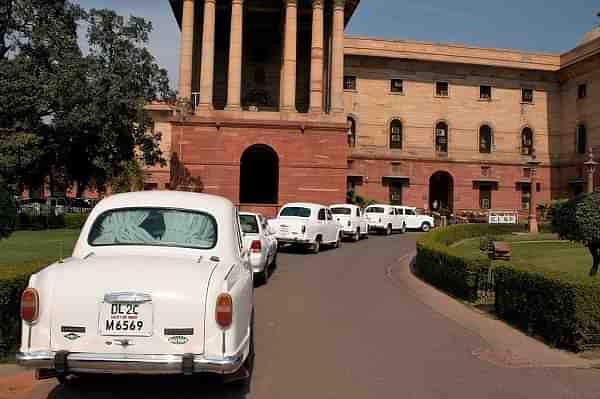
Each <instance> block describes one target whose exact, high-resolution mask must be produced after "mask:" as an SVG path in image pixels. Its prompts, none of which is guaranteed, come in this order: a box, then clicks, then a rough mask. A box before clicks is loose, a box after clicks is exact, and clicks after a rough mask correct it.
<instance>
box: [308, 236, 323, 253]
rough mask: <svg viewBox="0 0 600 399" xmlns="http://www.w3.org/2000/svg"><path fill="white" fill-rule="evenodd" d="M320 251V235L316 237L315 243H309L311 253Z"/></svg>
mask: <svg viewBox="0 0 600 399" xmlns="http://www.w3.org/2000/svg"><path fill="white" fill-rule="evenodd" d="M320 251H321V237H317V239H316V240H315V243H314V244H313V245H311V247H310V252H311V253H312V254H318V253H319V252H320Z"/></svg>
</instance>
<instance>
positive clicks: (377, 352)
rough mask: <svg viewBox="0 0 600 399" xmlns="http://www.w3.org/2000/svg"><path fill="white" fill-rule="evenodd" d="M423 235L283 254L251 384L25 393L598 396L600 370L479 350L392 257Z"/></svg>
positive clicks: (175, 382) (94, 384)
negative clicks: (491, 359) (509, 361)
mask: <svg viewBox="0 0 600 399" xmlns="http://www.w3.org/2000/svg"><path fill="white" fill-rule="evenodd" d="M416 236H417V235H416V234H407V235H403V236H393V237H371V238H370V239H368V240H364V241H361V242H360V243H356V244H352V243H344V245H342V248H340V249H338V250H328V251H324V252H322V253H320V254H318V255H303V254H294V253H284V254H280V257H279V266H278V268H277V269H276V270H275V272H274V273H273V275H272V277H271V279H270V280H269V283H268V284H267V285H265V286H262V287H258V288H257V290H256V363H255V370H254V376H253V379H252V382H251V384H250V385H249V386H222V385H219V384H216V383H214V382H213V381H207V380H205V379H200V378H198V377H190V378H187V377H186V378H184V377H178V378H159V377H151V378H137V377H136V378H130V377H125V378H94V379H92V380H84V381H81V382H80V383H78V384H76V385H74V386H72V387H64V386H57V385H56V383H55V382H53V381H46V382H39V383H37V384H36V386H35V388H34V390H33V391H32V393H31V394H29V395H27V396H26V397H27V398H36V399H38V398H102V399H106V398H126V399H137V398H144V399H148V398H168V399H175V398H249V397H251V398H277V399H283V398H286V399H294V398H298V399H308V398H310V399H321V398H323V399H327V398H344V399H352V398H361V399H363V398H403V399H409V398H415V399H427V398H460V399H466V398H478V399H479V398H498V399H500V398H501V399H506V398H511V399H517V398H544V399H548V398H565V399H566V398H568V399H572V398H590V399H591V398H594V399H597V398H600V372H599V371H595V370H577V369H550V368H548V369H536V368H523V369H512V368H505V367H501V366H498V365H495V364H492V363H488V362H487V361H485V360H481V359H480V358H478V357H476V356H475V355H474V353H477V352H478V351H481V350H484V349H485V348H486V343H485V341H484V340H483V339H482V338H481V337H479V336H478V335H476V334H474V333H472V332H470V331H468V330H466V329H465V328H463V327H461V325H459V324H457V323H456V322H454V321H452V320H450V319H448V318H446V317H444V316H442V315H441V314H440V313H438V312H436V311H434V310H433V309H431V308H429V307H428V306H426V305H424V304H423V303H422V302H420V301H419V299H418V298H417V297H416V296H415V295H413V294H412V293H411V292H410V290H409V288H408V287H407V286H404V285H403V284H402V283H399V282H397V281H392V280H391V278H390V276H389V275H388V274H387V273H386V271H387V268H388V267H389V266H391V265H393V264H395V263H396V262H397V260H398V259H399V258H400V257H402V256H403V255H406V254H408V253H411V252H412V251H413V250H414V243H415V238H416Z"/></svg>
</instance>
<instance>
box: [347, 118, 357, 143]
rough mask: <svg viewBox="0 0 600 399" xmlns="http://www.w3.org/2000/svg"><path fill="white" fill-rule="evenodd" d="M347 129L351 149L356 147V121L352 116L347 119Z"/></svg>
mask: <svg viewBox="0 0 600 399" xmlns="http://www.w3.org/2000/svg"><path fill="white" fill-rule="evenodd" d="M347 129H348V137H347V140H348V145H349V146H350V147H355V146H356V121H355V120H354V118H352V117H351V116H349V117H348V119H347Z"/></svg>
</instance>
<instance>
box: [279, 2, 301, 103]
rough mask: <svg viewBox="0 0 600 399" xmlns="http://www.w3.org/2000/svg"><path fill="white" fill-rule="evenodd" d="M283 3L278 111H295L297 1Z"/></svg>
mask: <svg viewBox="0 0 600 399" xmlns="http://www.w3.org/2000/svg"><path fill="white" fill-rule="evenodd" d="M284 1H285V33H284V36H285V37H284V44H283V68H282V71H281V73H282V77H283V79H282V80H281V82H282V85H281V99H280V104H281V107H280V108H281V109H280V111H284V112H292V111H296V56H297V51H296V47H297V30H298V8H297V7H298V4H297V0H284Z"/></svg>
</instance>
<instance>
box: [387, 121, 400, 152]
mask: <svg viewBox="0 0 600 399" xmlns="http://www.w3.org/2000/svg"><path fill="white" fill-rule="evenodd" d="M390 148H392V149H396V150H401V149H402V122H400V121H399V120H398V119H394V120H393V121H392V123H390Z"/></svg>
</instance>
